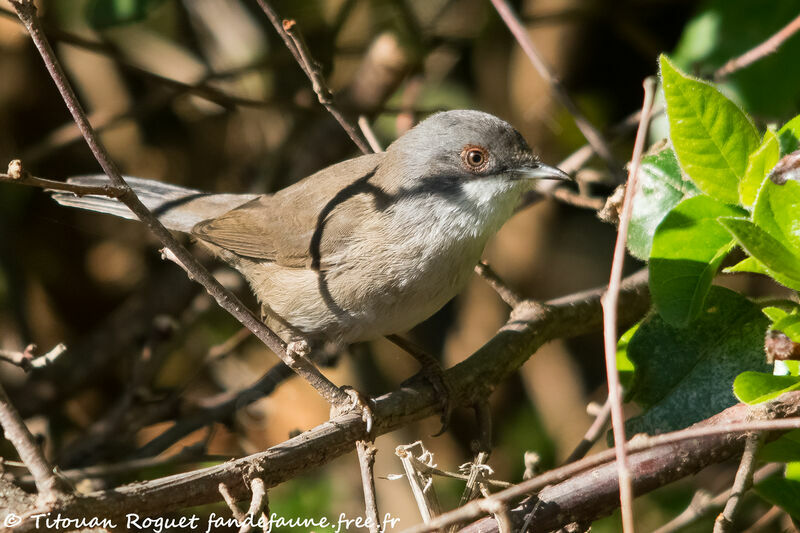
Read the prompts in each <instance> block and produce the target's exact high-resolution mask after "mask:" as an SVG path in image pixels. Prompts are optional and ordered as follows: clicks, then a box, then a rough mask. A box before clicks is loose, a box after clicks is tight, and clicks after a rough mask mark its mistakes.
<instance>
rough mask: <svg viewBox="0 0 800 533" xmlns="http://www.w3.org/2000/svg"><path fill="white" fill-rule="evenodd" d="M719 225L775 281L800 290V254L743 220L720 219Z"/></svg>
mask: <svg viewBox="0 0 800 533" xmlns="http://www.w3.org/2000/svg"><path fill="white" fill-rule="evenodd" d="M719 221H720V223H722V225H723V226H725V227H726V228H727V229H728V231H730V232H731V234H732V235H733V236H734V237H735V238H736V240H737V241H738V243H739V245H741V247H742V248H744V250H745V251H746V252H747V253H748V254H750V255H751V256H753V257H755V258H756V259H757V260H758V262H759V263H761V264H763V265H764V267H765V268H766V269H768V271H769V272H770V274H771V275H772V274H773V273H775V274H778V275H779V276H780V277H777V276H773V277H775V279H776V281H779V282H780V283H782V284H784V285H786V286H787V287H789V288H792V289H795V290H800V254H798V253H796V252H795V251H794V250H792V249H790V248H787V247H786V246H784V244H783V243H782V242H780V241H779V240H778V239H776V238H775V237H773V236H772V235H770V234H769V233H767V232H766V231H764V230H763V229H761V228H760V227H759V226H757V225H755V224H753V223H752V222H750V221H749V220H747V219H745V218H727V217H721V218H720V219H719Z"/></svg>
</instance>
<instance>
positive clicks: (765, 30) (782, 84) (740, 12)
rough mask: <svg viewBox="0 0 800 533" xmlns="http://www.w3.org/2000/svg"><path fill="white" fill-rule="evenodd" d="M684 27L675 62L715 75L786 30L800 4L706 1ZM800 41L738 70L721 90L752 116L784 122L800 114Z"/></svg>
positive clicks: (794, 38) (791, 40)
mask: <svg viewBox="0 0 800 533" xmlns="http://www.w3.org/2000/svg"><path fill="white" fill-rule="evenodd" d="M696 5H697V6H698V9H697V15H695V16H694V17H693V18H692V19H691V20H690V21H689V22H688V23H687V24H686V26H685V27H684V28H685V29H684V32H683V35H682V36H681V38H680V41H679V43H678V46H677V47H676V48H675V53H674V55H673V56H671V59H672V60H673V61H674V62H675V64H676V65H678V66H679V67H680V68H683V69H684V70H687V71H690V72H696V73H698V75H700V76H703V77H711V76H713V74H714V71H715V70H716V69H717V68H719V67H721V66H722V65H724V64H725V63H726V62H727V61H728V60H729V59H731V58H732V57H738V56H740V55H742V54H743V53H745V52H747V51H749V50H751V49H752V48H753V47H755V46H756V45H758V44H761V43H763V42H764V41H766V40H767V39H769V38H770V37H772V36H773V35H775V33H777V32H778V31H780V30H781V29H782V28H784V27H785V26H786V24H787V22H788V21H790V20H792V19H794V18H795V17H796V16H797V13H798V4H797V0H771V1H770V2H768V3H765V2H759V1H754V0H704V1H703V2H698V3H696ZM798 57H800V37H799V36H797V35H794V36H792V37H790V38H789V39H788V40H786V42H784V43H783V44H782V45H781V46H780V47H779V48H778V49H777V50H775V51H774V52H773V53H771V54H769V55H768V56H766V57H763V58H761V59H760V60H759V61H756V62H754V63H752V64H750V65H748V66H747V67H745V68H743V69H741V70H739V71H737V72H734V73H733V74H731V75H730V76H728V77H726V78H725V80H724V81H723V82H722V83H720V84H719V85H718V86H719V87H720V88H721V90H722V91H723V92H724V93H725V94H727V95H728V96H729V97H730V98H732V99H734V101H736V102H737V103H739V104H740V105H742V106H743V107H744V109H745V110H747V112H748V113H750V114H752V115H757V116H759V117H762V118H763V119H764V120H772V121H775V120H783V119H785V118H786V117H791V116H794V115H796V114H797V113H799V112H800V99H798V98H797V87H798V86H800V61H797V58H798Z"/></svg>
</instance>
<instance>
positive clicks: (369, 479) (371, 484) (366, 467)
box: [356, 440, 381, 533]
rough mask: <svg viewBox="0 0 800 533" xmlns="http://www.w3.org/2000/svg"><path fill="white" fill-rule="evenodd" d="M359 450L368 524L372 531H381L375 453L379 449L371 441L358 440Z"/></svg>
mask: <svg viewBox="0 0 800 533" xmlns="http://www.w3.org/2000/svg"><path fill="white" fill-rule="evenodd" d="M356 451H357V452H358V464H359V466H360V467H361V485H362V486H363V487H364V505H365V506H366V509H367V515H366V516H367V520H368V522H367V526H368V527H369V531H370V533H378V532H379V531H380V525H381V523H380V521H379V520H378V501H377V500H376V499H375V474H374V472H373V467H374V466H375V454H376V453H378V449H377V448H375V446H373V444H372V443H371V442H367V441H364V440H360V441H358V442H356Z"/></svg>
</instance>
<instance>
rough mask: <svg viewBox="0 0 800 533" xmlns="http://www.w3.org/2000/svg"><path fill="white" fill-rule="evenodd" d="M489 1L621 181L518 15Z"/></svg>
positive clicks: (612, 160) (599, 137)
mask: <svg viewBox="0 0 800 533" xmlns="http://www.w3.org/2000/svg"><path fill="white" fill-rule="evenodd" d="M492 4H494V7H495V9H496V10H497V13H498V14H499V15H500V18H502V19H503V22H505V24H506V26H508V29H509V30H511V33H512V34H513V35H514V37H515V38H516V39H517V42H519V44H520V46H521V47H522V50H523V51H524V52H525V55H527V56H528V59H530V61H531V63H532V64H533V66H534V67H535V68H536V70H537V71H538V72H539V74H540V75H541V76H542V77H543V78H544V79H545V81H547V83H548V84H550V87H552V89H553V92H554V93H555V95H556V97H557V98H558V100H559V101H560V102H561V104H562V105H563V106H564V107H565V108H566V109H567V112H569V114H570V115H572V119H573V120H574V121H575V124H576V125H577V126H578V129H579V130H581V133H583V136H584V137H586V140H587V141H589V144H590V145H592V148H593V149H594V151H595V152H596V153H597V154H598V155H599V156H600V157H601V158H602V159H603V161H605V163H606V165H607V166H608V168H609V170H610V171H611V173H612V174H613V175H615V176H618V177H619V178H620V181H621V178H622V172H621V169H622V167H621V165H620V164H619V163H618V162H617V160H616V158H615V157H614V154H613V153H612V152H611V148H610V147H609V145H608V142H607V141H606V140H605V139H604V138H603V136H602V134H601V133H600V131H599V130H598V129H597V128H595V127H594V125H592V123H591V122H590V121H589V120H588V119H587V118H586V116H584V114H583V112H581V110H580V109H579V108H578V106H577V105H576V104H575V102H574V101H573V100H572V97H571V96H570V95H569V93H568V92H567V90H566V88H565V87H564V85H563V84H562V83H561V80H560V79H558V77H556V75H555V74H553V72H551V71H550V68H549V67H548V66H547V64H546V63H545V62H544V59H542V56H541V55H540V54H539V51H538V50H537V49H536V46H535V45H534V44H533V41H532V40H531V38H530V36H529V35H528V32H527V31H526V30H525V27H524V26H523V25H522V22H521V21H520V20H519V17H518V16H517V15H516V13H514V11H513V9H511V6H509V5H508V3H507V2H506V0H492Z"/></svg>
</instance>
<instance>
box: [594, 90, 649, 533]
mask: <svg viewBox="0 0 800 533" xmlns="http://www.w3.org/2000/svg"><path fill="white" fill-rule="evenodd" d="M654 91H655V80H654V79H653V78H647V79H646V80H645V81H644V103H643V104H642V116H641V119H640V121H639V131H638V132H637V133H636V142H635V143H634V146H633V157H632V159H631V165H630V170H629V173H628V184H627V185H626V188H625V200H624V202H623V205H622V214H621V216H620V220H619V229H618V231H617V242H616V245H615V246H614V259H613V262H612V264H611V279H610V280H609V282H608V291H607V292H606V294H605V295H604V296H603V299H602V302H603V335H604V341H605V342H604V344H605V352H606V378H607V380H608V403H609V404H611V426H612V427H613V429H614V449H615V450H616V455H617V467H618V468H619V497H620V503H621V506H622V530H623V531H624V532H625V533H633V531H634V528H635V523H634V520H633V488H632V487H633V485H632V481H631V474H630V470H629V469H628V462H627V461H628V459H627V454H626V452H625V415H624V414H623V412H622V398H621V396H620V384H619V374H618V373H617V359H616V356H617V305H618V298H619V289H620V282H621V280H622V267H623V264H624V262H625V242H626V240H627V237H628V226H629V224H630V220H631V213H632V212H633V197H634V193H635V192H636V181H637V174H638V173H639V164H640V163H641V159H642V152H643V151H644V144H645V141H646V138H647V126H648V124H649V123H650V109H651V108H652V106H653V92H654Z"/></svg>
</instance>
